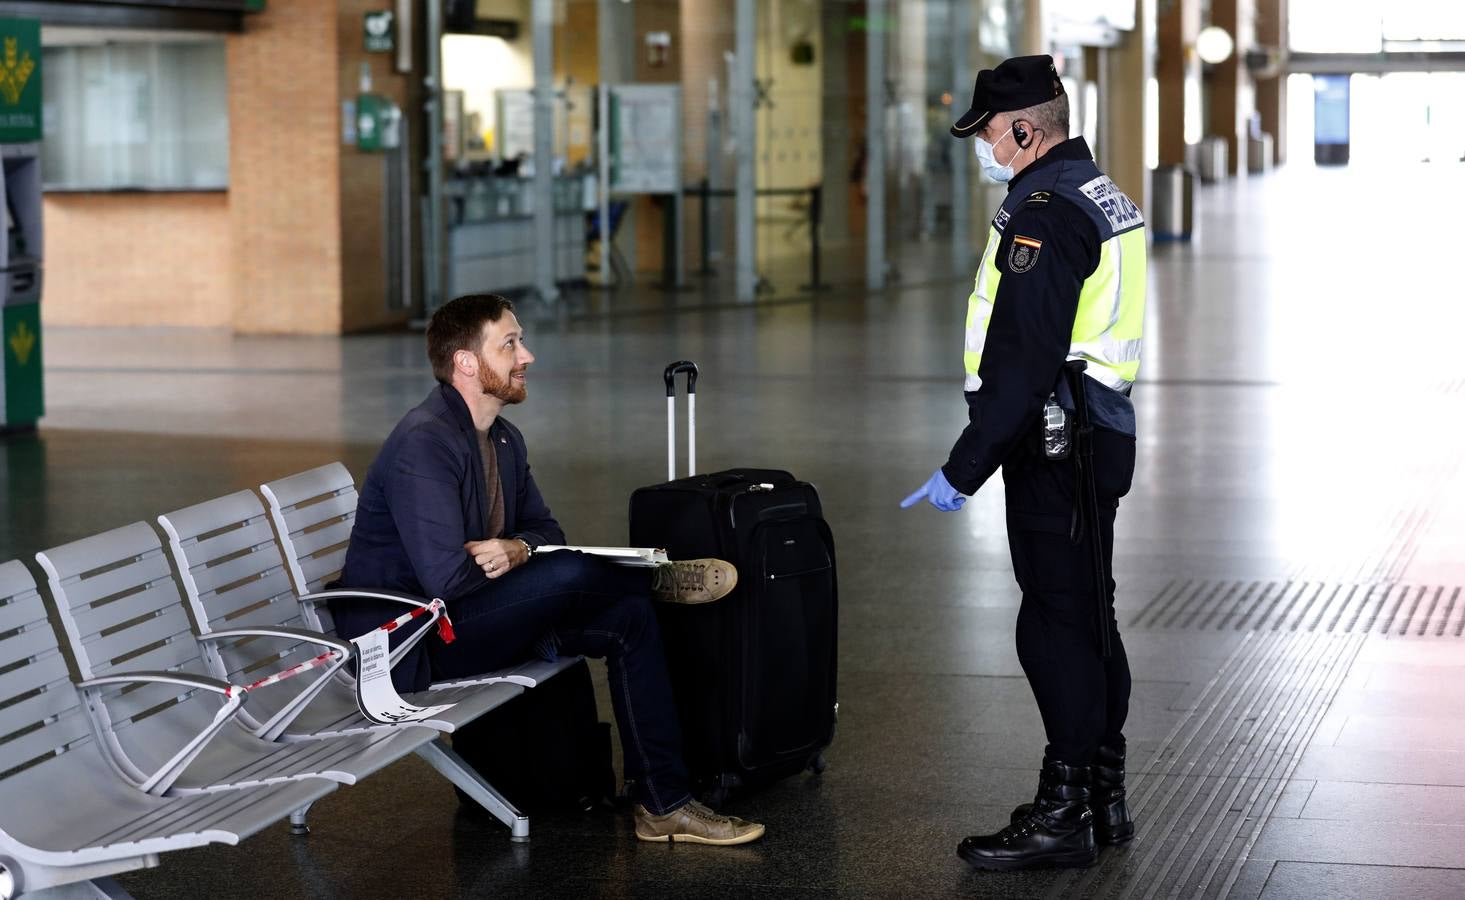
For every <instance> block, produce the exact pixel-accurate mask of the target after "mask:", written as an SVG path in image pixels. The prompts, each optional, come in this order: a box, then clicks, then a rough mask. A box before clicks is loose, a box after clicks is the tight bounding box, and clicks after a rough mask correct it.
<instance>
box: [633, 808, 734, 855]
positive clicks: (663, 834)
mask: <svg viewBox="0 0 1465 900" xmlns="http://www.w3.org/2000/svg"><path fill="white" fill-rule="evenodd" d="M762 836H763V826H762V825H759V824H757V823H756V822H744V821H743V820H742V819H739V818H736V817H734V816H723V815H718V814H717V813H715V812H713V811H712V810H710V809H708V808H707V807H705V806H703V805H702V804H700V803H698V802H697V801H696V800H691V801H688V802H687V803H683V804H682V805H681V806H679V807H677V808H676V809H674V810H672V811H671V812H669V813H667V814H666V815H663V816H653V815H652V814H651V813H650V811H648V810H647V809H646V807H644V806H642V805H641V804H639V803H637V804H636V837H637V838H639V839H641V840H643V841H660V842H666V841H677V842H679V843H691V844H713V845H715V846H718V847H730V846H732V845H733V844H747V843H751V842H752V841H756V840H758V838H760V837H762Z"/></svg>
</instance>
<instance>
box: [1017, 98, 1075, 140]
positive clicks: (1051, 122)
mask: <svg viewBox="0 0 1465 900" xmlns="http://www.w3.org/2000/svg"><path fill="white" fill-rule="evenodd" d="M1011 117H1012V119H1013V120H1014V121H1016V120H1017V119H1026V120H1028V121H1029V122H1031V123H1033V128H1035V129H1037V130H1040V131H1042V132H1043V137H1044V139H1045V140H1046V141H1047V142H1048V143H1052V144H1056V143H1059V142H1061V141H1066V140H1068V94H1066V93H1065V94H1059V95H1058V96H1056V97H1054V98H1053V99H1052V100H1049V101H1048V102H1046V103H1039V104H1038V105H1037V106H1029V107H1028V108H1027V109H1022V110H1018V111H1017V112H1015V113H1011Z"/></svg>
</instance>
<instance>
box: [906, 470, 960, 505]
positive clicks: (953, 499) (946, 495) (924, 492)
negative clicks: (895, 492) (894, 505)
mask: <svg viewBox="0 0 1465 900" xmlns="http://www.w3.org/2000/svg"><path fill="white" fill-rule="evenodd" d="M923 499H924V500H928V501H930V503H931V505H932V506H934V507H936V508H937V509H939V510H941V511H942V512H956V511H957V510H958V509H961V508H962V506H963V504H965V503H966V497H963V496H962V494H961V492H960V491H958V490H957V489H956V488H954V487H952V486H951V482H949V481H947V480H946V474H945V473H944V472H942V471H941V470H940V469H937V470H936V474H934V475H932V476H931V477H930V479H929V480H927V482H926V483H925V484H923V485H921V489H920V490H918V491H916V492H915V493H914V494H911V495H910V496H909V497H907V498H905V499H904V500H902V501H900V508H901V509H910V508H911V507H912V506H915V505H916V504H917V503H920V502H921V501H922V500H923Z"/></svg>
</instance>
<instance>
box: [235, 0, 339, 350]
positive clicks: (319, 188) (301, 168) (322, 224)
mask: <svg viewBox="0 0 1465 900" xmlns="http://www.w3.org/2000/svg"><path fill="white" fill-rule="evenodd" d="M338 27H339V22H338V4H337V2H336V0H308V2H293V3H271V4H269V6H267V7H266V11H265V12H264V13H262V14H259V15H253V16H248V17H246V19H245V31H244V33H243V34H239V35H231V36H230V37H229V40H228V60H229V204H230V217H229V218H230V242H231V244H232V245H233V247H234V258H233V274H234V279H233V280H234V292H233V298H234V302H233V323H232V324H233V327H234V329H235V330H236V331H239V332H242V333H297V334H330V333H337V332H339V331H340V330H341V326H342V309H341V283H342V282H341V272H342V268H341V267H342V253H341V190H340V179H341V172H340V140H341V139H340V134H341V121H340V120H341V106H340V98H339V96H338V95H337V92H336V91H335V90H333V89H331V88H330V87H329V86H334V85H335V84H337V80H338V78H339V74H340V70H339V64H338V59H339V51H338V46H337V39H338ZM358 27H359V26H358ZM357 39H358V41H359V40H360V37H359V34H358V38H357Z"/></svg>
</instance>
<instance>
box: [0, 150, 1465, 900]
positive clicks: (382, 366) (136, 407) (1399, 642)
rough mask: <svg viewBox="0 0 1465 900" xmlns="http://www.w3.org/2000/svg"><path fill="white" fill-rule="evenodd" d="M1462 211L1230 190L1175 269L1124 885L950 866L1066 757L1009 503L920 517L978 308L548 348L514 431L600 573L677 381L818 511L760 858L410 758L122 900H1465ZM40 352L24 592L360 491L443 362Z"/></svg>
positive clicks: (1346, 176)
mask: <svg viewBox="0 0 1465 900" xmlns="http://www.w3.org/2000/svg"><path fill="white" fill-rule="evenodd" d="M1462 187H1465V166H1457V165H1435V166H1424V167H1419V168H1412V169H1405V170H1404V171H1401V172H1391V173H1389V174H1388V176H1387V177H1386V178H1385V177H1378V178H1372V177H1370V176H1368V175H1367V174H1366V173H1363V172H1359V171H1354V170H1337V171H1323V170H1313V169H1310V168H1296V169H1290V170H1288V169H1284V170H1280V171H1278V172H1276V173H1273V174H1271V175H1268V176H1266V177H1259V178H1252V179H1248V180H1244V181H1241V182H1239V183H1235V184H1231V185H1225V186H1216V187H1206V188H1203V189H1201V191H1200V192H1199V201H1200V206H1201V215H1200V218H1199V221H1198V227H1197V230H1196V236H1195V239H1194V241H1192V242H1191V243H1189V244H1175V245H1163V244H1162V245H1157V246H1156V247H1155V248H1154V249H1153V251H1152V263H1153V281H1152V284H1153V293H1152V297H1151V302H1150V309H1149V314H1148V321H1147V325H1146V349H1145V359H1144V365H1143V368H1142V370H1141V378H1140V382H1139V384H1138V385H1137V386H1136V389H1135V393H1134V399H1135V402H1136V407H1137V413H1138V417H1139V429H1140V435H1139V454H1138V466H1137V471H1136V477H1135V483H1134V489H1133V491H1132V493H1131V494H1130V496H1129V497H1128V498H1126V500H1125V501H1124V502H1123V504H1122V505H1121V507H1120V512H1119V520H1118V528H1117V538H1116V554H1115V570H1116V571H1115V575H1116V578H1117V580H1118V583H1119V595H1118V596H1119V599H1118V604H1119V609H1120V613H1119V615H1120V622H1121V627H1122V629H1123V632H1124V638H1125V643H1126V646H1127V649H1128V654H1129V658H1130V660H1131V666H1132V669H1133V674H1134V679H1135V683H1134V696H1133V702H1132V710H1131V715H1130V721H1129V726H1128V728H1127V734H1128V737H1129V741H1130V766H1131V776H1130V777H1131V780H1130V785H1131V787H1130V796H1131V803H1132V805H1133V810H1134V813H1135V816H1136V820H1137V827H1138V836H1137V838H1136V840H1135V841H1134V842H1133V843H1131V844H1129V845H1127V846H1125V847H1122V848H1110V849H1107V850H1105V851H1104V853H1103V855H1102V857H1101V860H1100V863H1099V864H1098V865H1097V866H1095V867H1094V868H1092V869H1088V870H1080V871H1066V872H1040V873H1026V874H992V873H976V872H973V871H971V870H969V869H968V868H967V867H966V865H965V864H964V863H962V862H961V861H960V860H959V859H958V858H957V857H956V856H955V853H954V850H955V847H956V844H957V842H958V841H959V840H960V839H961V838H962V837H964V836H966V835H968V834H973V833H981V832H988V831H992V830H996V829H997V828H998V827H999V826H1000V825H1002V824H1003V823H1004V822H1005V820H1006V817H1007V815H1008V811H1009V810H1010V809H1011V808H1012V806H1013V805H1015V804H1017V803H1019V802H1022V801H1024V800H1026V799H1029V798H1030V797H1031V794H1032V792H1033V788H1034V787H1035V784H1036V772H1037V767H1038V764H1039V762H1040V758H1041V754H1042V746H1043V732H1042V727H1041V723H1040V721H1039V719H1038V714H1037V710H1036V708H1035V706H1034V704H1033V701H1032V697H1031V695H1030V693H1029V690H1028V687H1027V684H1026V682H1025V681H1024V679H1023V677H1022V673H1021V670H1020V668H1019V666H1018V661H1017V656H1016V653H1015V650H1014V646H1013V632H1014V625H1015V619H1016V610H1017V606H1018V601H1019V596H1018V591H1017V588H1016V586H1015V584H1014V583H1013V581H1012V574H1011V564H1010V560H1009V557H1008V551H1007V545H1006V539H1005V535H1004V531H1003V503H1002V491H1001V487H1000V484H998V483H997V482H996V481H994V482H993V483H991V484H989V485H988V486H987V487H986V488H985V489H984V490H983V491H982V492H981V493H979V494H978V495H977V496H976V497H975V498H974V499H973V500H972V501H971V502H969V503H968V504H967V506H966V508H965V509H964V510H963V511H961V512H959V513H956V514H942V513H938V512H936V511H934V510H932V509H929V508H921V509H916V510H910V511H903V510H900V509H899V508H898V507H897V504H898V503H899V501H900V500H901V498H902V497H904V496H905V495H906V494H907V493H909V492H910V491H911V490H913V489H915V488H916V487H917V486H919V485H920V484H921V483H922V482H923V481H924V480H925V479H926V478H927V477H928V476H929V474H930V472H931V470H932V469H933V468H934V467H935V466H937V465H938V464H940V463H941V462H943V461H944V459H945V457H946V453H947V451H948V449H949V447H950V443H951V441H952V440H953V439H954V438H955V436H956V435H957V433H958V432H959V430H960V428H961V427H962V425H963V423H964V421H965V414H966V411H965V405H964V403H963V401H962V397H961V342H962V337H961V334H962V322H963V318H964V315H965V302H966V295H967V293H968V291H969V289H970V287H969V285H970V282H969V281H965V282H963V281H947V280H942V279H937V280H934V281H923V282H922V283H919V284H915V283H910V282H913V281H914V279H911V280H910V282H902V283H899V284H896V285H895V286H893V287H891V288H890V289H888V290H886V291H883V292H878V293H867V292H865V291H863V290H862V289H858V288H854V287H848V286H840V285H838V284H836V287H835V289H834V290H831V291H828V292H825V293H822V294H818V295H815V296H812V297H809V296H805V297H790V298H786V299H783V300H777V301H775V302H769V303H763V304H759V305H756V306H752V307H739V306H737V305H736V304H732V303H727V302H724V300H723V299H722V298H720V297H711V295H707V296H706V297H705V298H704V297H703V295H693V296H691V297H681V298H678V299H677V300H676V301H675V303H670V304H668V303H666V302H665V301H664V300H662V299H661V298H660V297H659V295H656V294H655V293H654V292H652V291H651V290H650V289H645V290H640V289H637V290H635V291H632V292H630V293H627V294H626V295H624V296H622V297H620V298H619V299H617V300H614V301H604V302H597V303H589V304H583V305H582V306H580V307H576V306H574V301H573V299H572V301H570V302H569V304H568V305H567V306H566V310H569V312H564V313H559V312H552V311H551V312H546V311H544V310H540V311H539V312H538V313H537V314H534V315H526V319H527V322H526V324H527V325H528V326H529V342H530V346H531V348H532V349H533V351H534V352H535V353H536V354H537V356H538V362H537V363H536V364H535V365H534V366H533V367H532V368H531V370H530V372H529V400H528V402H527V403H525V404H524V405H523V406H522V407H518V408H515V409H513V410H512V411H511V412H510V413H509V414H508V417H509V418H511V419H512V420H513V421H514V423H515V424H516V425H518V426H519V427H520V428H521V429H522V430H523V432H524V433H525V435H526V437H527V439H528V441H529V449H530V456H531V462H532V464H533V467H534V471H535V475H536V478H537V480H538V482H539V484H540V486H541V488H542V489H543V490H544V492H545V494H546V498H547V499H548V501H549V503H550V505H551V507H552V508H553V510H554V512H555V513H556V515H557V517H558V518H559V519H560V521H561V522H562V523H563V524H564V525H565V529H566V531H567V532H568V533H569V535H570V537H571V539H572V540H574V541H576V542H578V543H585V544H619V543H623V542H624V541H625V539H626V508H627V497H628V496H629V494H630V492H631V490H633V489H634V488H635V487H637V486H639V485H642V484H646V483H651V482H655V481H657V480H660V479H661V478H662V476H663V475H664V474H665V470H664V466H665V443H664V424H663V423H664V415H665V400H664V392H663V390H662V385H661V374H660V373H661V368H662V366H663V365H664V364H665V363H666V362H668V361H670V360H673V359H681V358H688V359H692V360H695V361H697V362H698V363H699V364H700V365H701V367H702V373H703V374H702V378H701V380H700V382H699V391H698V393H699V404H698V413H699V415H698V419H699V424H700V432H699V441H698V446H699V455H700V460H699V462H700V468H701V469H703V470H708V471H710V470H714V469H717V468H724V467H729V466H733V465H768V466H776V467H782V468H788V469H790V470H792V471H794V472H795V473H797V474H798V475H800V476H801V477H803V478H805V479H807V480H810V481H812V482H814V483H815V484H816V485H817V486H818V487H819V489H820V492H821V496H822V498H823V500H824V503H825V511H826V515H827V517H828V519H829V521H830V524H831V526H832V528H833V531H834V535H835V539H836V543H837V546H838V550H839V554H840V556H839V563H838V566H839V581H840V588H841V607H842V608H841V621H840V629H841V634H840V673H839V695H840V703H841V708H840V720H839V733H838V736H837V738H836V740H835V743H834V745H833V747H832V748H831V750H830V753H829V763H830V766H829V769H828V771H827V772H825V773H824V774H823V775H822V776H820V777H818V778H813V777H808V778H795V779H791V780H789V781H786V782H784V783H782V784H780V785H778V786H777V787H774V788H772V789H770V790H767V791H765V792H763V793H760V794H757V795H755V796H753V797H750V798H746V799H744V800H741V801H738V802H736V803H735V804H733V805H732V806H730V807H729V809H728V810H727V811H729V812H732V813H734V814H737V815H742V816H744V817H746V818H750V819H755V820H758V821H762V822H765V823H766V824H767V826H768V835H767V837H766V838H765V839H764V840H763V841H761V842H759V843H757V844H753V845H750V846H747V847H742V848H731V849H718V848H705V847H692V846H683V845H677V846H661V845H649V844H638V843H637V841H636V840H635V839H634V836H633V834H632V832H631V821H630V816H629V814H628V813H592V814H586V815H583V816H539V817H536V818H535V819H534V822H533V839H532V841H531V842H530V843H528V844H525V845H514V844H511V843H510V842H509V840H508V835H507V832H506V830H505V829H503V828H502V827H501V826H498V825H497V824H492V823H485V822H482V821H480V820H479V819H477V818H475V817H473V816H470V815H467V814H465V813H463V812H461V811H459V808H458V803H457V800H456V797H455V795H454V793H453V791H452V789H451V787H450V786H449V785H448V784H447V782H446V781H444V780H442V779H440V778H437V777H435V775H434V774H433V773H432V772H431V771H430V770H429V769H428V768H427V766H426V765H425V764H424V763H422V762H420V761H419V760H416V759H409V760H406V761H403V762H401V763H398V764H397V765H395V766H393V767H392V768H390V769H388V770H386V771H384V772H382V773H381V774H379V775H377V776H375V777H373V778H370V779H367V780H366V781H365V782H363V783H362V784H360V785H358V786H355V787H349V788H343V789H341V790H339V791H337V792H336V793H334V794H332V795H330V796H329V797H327V798H325V799H324V800H323V801H321V802H320V803H319V804H318V805H317V806H316V807H315V808H314V809H313V810H312V813H311V821H312V826H313V833H312V834H311V835H309V836H308V837H304V838H299V837H293V836H291V834H290V833H289V829H288V827H287V826H285V825H280V826H276V827H275V828H273V829H271V830H269V831H266V832H265V833H263V834H261V835H259V836H257V837H255V838H252V839H250V840H248V841H246V842H245V843H243V844H242V845H240V846H239V847H235V848H227V847H213V848H205V849H200V850H194V851H187V852H183V853H178V854H173V855H169V856H167V857H165V858H164V859H163V861H162V865H161V866H160V867H159V868H157V869H152V870H147V871H141V872H136V873H131V874H128V875H125V876H122V877H120V878H119V879H118V880H119V882H120V883H121V884H122V885H123V886H124V887H125V888H127V889H128V890H130V891H132V892H133V893H134V894H135V895H136V896H138V897H140V898H154V900H161V898H171V897H180V898H182V897H187V898H194V897H198V896H204V895H206V896H209V897H211V898H213V900H226V898H245V897H275V898H292V897H301V898H321V897H387V896H393V897H491V896H501V897H566V896H581V897H637V898H655V897H668V898H671V897H678V898H691V897H719V898H727V897H736V898H815V897H851V898H865V897H869V898H877V897H879V898H884V897H951V898H973V897H1115V898H1118V897H1135V898H1141V897H1143V898H1151V897H1187V898H1190V897H1235V898H1268V900H1270V898H1303V897H1318V898H1324V897H1325V898H1374V897H1406V896H1407V897H1418V898H1433V897H1459V896H1465V592H1462V586H1465V553H1462V552H1461V547H1462V546H1465V502H1462V501H1465V472H1462V466H1461V462H1462V459H1465V454H1462V452H1461V444H1460V440H1459V437H1458V435H1459V429H1460V426H1459V424H1458V423H1459V421H1460V419H1461V416H1462V413H1465V372H1462V370H1461V366H1460V362H1459V360H1460V341H1461V338H1460V336H1461V335H1462V334H1465V304H1462V303H1461V302H1460V301H1461V289H1460V288H1459V286H1458V285H1457V284H1456V283H1455V278H1454V273H1455V271H1456V269H1457V262H1458V260H1459V257H1460V254H1461V251H1460V248H1459V225H1458V223H1457V222H1456V221H1454V219H1455V214H1454V212H1453V211H1452V210H1450V209H1449V208H1448V206H1449V205H1448V204H1446V203H1443V202H1441V201H1442V199H1443V198H1445V197H1449V196H1460V193H1461V189H1462ZM699 298H703V299H699ZM45 339H46V342H47V343H46V354H47V356H46V364H47V372H46V378H47V383H48V398H47V405H48V410H49V414H48V416H47V418H46V419H45V420H44V422H43V424H42V427H41V429H40V431H39V432H38V433H37V434H36V435H34V436H29V437H17V438H12V439H9V440H5V441H0V460H3V465H0V486H3V491H0V496H4V497H5V507H4V512H3V515H0V548H3V557H4V558H22V559H26V560H29V559H30V558H31V555H32V554H33V553H34V552H35V551H36V550H39V549H42V548H44V547H48V546H52V545H55V544H59V543H62V542H65V541H69V540H72V539H75V538H79V537H83V536H85V535H88V534H92V533H95V532H97V531H100V530H103V529H107V528H112V527H115V526H119V525H123V524H126V523H129V522H133V521H137V520H140V519H148V518H150V517H152V516H155V515H156V514H157V513H159V512H162V511H166V510H169V509H174V508H177V507H180V506H183V505H186V504H191V503H194V502H198V501H201V500H205V499H208V498H211V497H215V496H218V495H220V494H223V493H226V492H229V491H233V490H238V489H240V488H245V487H250V486H254V485H258V484H259V483H260V482H262V481H265V480H269V479H272V478H277V477H280V476H282V475H285V474H289V473H292V472H296V471H300V470H302V469H306V468H309V467H312V466H315V465H319V464H322V463H325V462H329V461H331V460H335V459H340V460H342V461H344V462H345V463H346V464H347V465H348V466H349V467H350V468H351V469H352V471H353V472H355V473H356V474H357V477H358V478H360V477H361V476H362V475H363V474H364V472H365V470H366V466H367V465H368V464H369V463H370V461H371V459H372V457H373V455H374V454H375V452H376V449H377V446H378V445H379V443H380V441H381V440H382V439H383V438H384V437H385V435H386V434H387V432H388V431H389V430H390V428H391V427H392V425H393V424H394V423H395V422H396V420H397V419H398V418H399V417H400V416H401V415H402V413H404V412H405V411H406V410H407V409H408V408H410V407H411V406H413V405H415V404H416V403H417V402H418V401H419V400H420V399H421V398H422V397H423V396H424V395H425V394H426V393H427V391H428V390H429V389H430V388H431V386H432V378H431V375H430V373H429V372H428V369H427V366H426V363H425V353H424V349H423V339H422V337H421V335H415V334H406V335H395V334H394V335H366V336H354V337H349V338H344V339H336V338H321V339H316V338H270V337H241V338H235V337H230V336H228V335H224V334H218V333H213V332H189V331H148V330H127V331H119V330H94V329H52V330H49V331H47V333H46V336H45ZM596 666H597V678H602V675H601V674H600V673H603V669H600V668H599V664H596ZM601 688H602V690H603V684H602V685H601ZM601 709H602V713H601V715H602V718H603V719H605V720H609V719H610V708H609V703H608V702H604V700H602V704H601Z"/></svg>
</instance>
